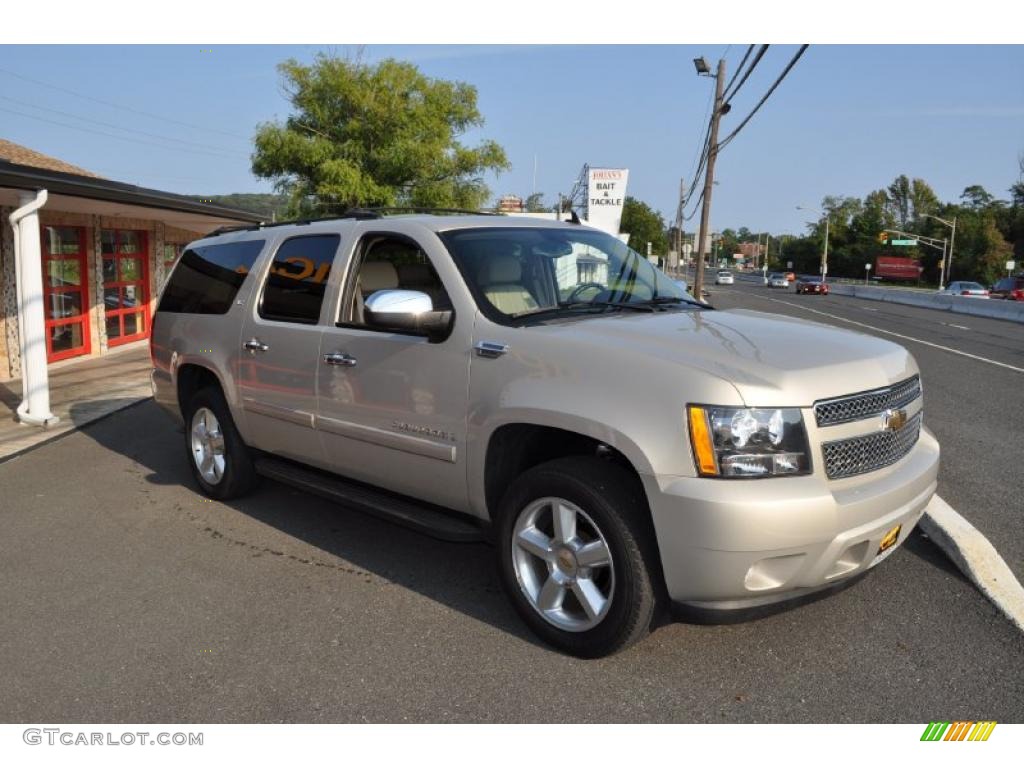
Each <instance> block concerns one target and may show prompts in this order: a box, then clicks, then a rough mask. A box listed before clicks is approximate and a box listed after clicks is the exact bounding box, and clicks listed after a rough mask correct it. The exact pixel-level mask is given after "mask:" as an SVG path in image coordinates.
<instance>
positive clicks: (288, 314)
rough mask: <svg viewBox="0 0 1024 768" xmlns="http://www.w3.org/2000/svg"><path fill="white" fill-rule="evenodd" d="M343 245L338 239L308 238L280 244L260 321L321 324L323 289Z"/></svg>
mask: <svg viewBox="0 0 1024 768" xmlns="http://www.w3.org/2000/svg"><path fill="white" fill-rule="evenodd" d="M340 242H341V238H340V237H339V236H338V235H307V236H304V237H293V238H291V239H289V240H285V241H284V242H283V243H281V247H280V248H278V249H277V253H276V254H274V264H273V265H272V266H271V268H270V271H269V272H268V273H267V281H266V284H265V285H264V288H263V299H262V301H261V302H260V317H264V318H266V319H268V320H280V321H282V322H286V323H315V322H316V321H317V320H319V319H320V305H321V304H322V303H323V300H324V288H325V286H326V285H327V278H328V276H329V275H330V273H331V263H332V262H333V261H334V254H335V252H337V250H338V243H340Z"/></svg>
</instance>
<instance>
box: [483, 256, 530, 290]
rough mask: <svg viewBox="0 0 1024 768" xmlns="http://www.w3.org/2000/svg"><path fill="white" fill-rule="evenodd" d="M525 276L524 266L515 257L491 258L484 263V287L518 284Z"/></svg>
mask: <svg viewBox="0 0 1024 768" xmlns="http://www.w3.org/2000/svg"><path fill="white" fill-rule="evenodd" d="M522 276H523V265H522V264H521V263H520V262H519V259H517V258H516V257H515V256H491V257H489V258H488V259H487V261H485V262H484V270H483V279H482V280H481V281H480V282H482V283H483V284H484V285H501V284H503V283H518V282H519V281H520V279H521V278H522Z"/></svg>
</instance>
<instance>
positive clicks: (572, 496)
mask: <svg viewBox="0 0 1024 768" xmlns="http://www.w3.org/2000/svg"><path fill="white" fill-rule="evenodd" d="M498 527H499V536H500V540H499V547H498V550H499V558H500V561H499V566H500V568H499V570H500V576H501V582H502V586H503V587H504V589H505V591H506V593H507V595H508V597H509V599H510V600H511V601H512V604H513V605H514V606H515V608H516V611H517V612H518V613H519V615H520V616H521V617H522V618H523V620H524V621H525V622H526V623H527V624H528V625H529V626H530V628H531V629H532V630H533V631H534V632H535V633H536V634H537V635H539V636H540V637H541V638H542V639H543V640H545V641H546V642H548V643H550V644H551V645H553V646H555V647H556V648H559V649H560V650H563V651H565V652H567V653H571V654H573V655H575V656H581V657H587V658H593V657H598V656H605V655H608V654H611V653H615V652H617V651H620V650H622V649H624V648H626V647H627V646H629V645H631V644H633V643H635V642H636V641H637V640H639V639H640V638H642V637H643V636H644V635H645V634H646V633H647V632H648V631H649V629H650V625H651V622H652V620H653V618H654V615H655V607H656V603H657V600H656V589H655V585H656V584H657V583H658V582H657V581H656V579H657V578H658V577H657V576H656V575H655V574H658V573H660V571H659V569H658V565H657V563H658V560H657V554H656V547H655V544H654V537H653V533H652V531H651V525H650V518H649V516H648V514H647V508H646V504H645V503H644V500H643V494H642V490H641V488H640V486H639V483H638V482H637V480H636V479H635V478H634V477H632V476H631V475H630V474H629V473H627V472H626V471H625V470H623V469H622V468H620V467H618V466H616V465H614V464H612V463H610V462H608V461H604V460H600V459H595V458H591V457H575V456H574V457H568V458H564V459H556V460H555V461H551V462H548V463H546V464H542V465H540V466H537V467H534V468H533V469H530V470H528V471H527V472H526V473H524V474H523V475H521V476H520V477H519V478H517V479H516V480H515V481H514V482H513V483H512V485H511V487H510V488H509V491H508V493H507V494H506V495H505V498H504V499H503V500H502V503H501V507H500V510H499V526H498Z"/></svg>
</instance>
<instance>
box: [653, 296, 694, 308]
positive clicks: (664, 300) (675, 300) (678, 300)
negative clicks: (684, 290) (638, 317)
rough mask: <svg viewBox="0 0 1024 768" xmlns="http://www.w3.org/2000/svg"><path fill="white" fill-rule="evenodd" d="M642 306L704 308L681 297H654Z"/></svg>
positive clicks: (692, 300) (691, 300)
mask: <svg viewBox="0 0 1024 768" xmlns="http://www.w3.org/2000/svg"><path fill="white" fill-rule="evenodd" d="M644 304H648V305H651V304H653V305H654V306H660V305H663V304H693V305H694V306H696V307H703V306H704V304H702V303H701V302H699V301H695V300H694V299H689V298H683V297H682V296H655V297H654V298H652V299H648V300H647V301H645V302H644Z"/></svg>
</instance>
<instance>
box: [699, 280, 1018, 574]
mask: <svg viewBox="0 0 1024 768" xmlns="http://www.w3.org/2000/svg"><path fill="white" fill-rule="evenodd" d="M709 290H711V292H712V298H711V302H712V303H713V304H714V305H715V306H716V307H718V308H720V309H735V308H744V309H753V310H757V311H760V312H770V313H777V314H784V315H788V316H791V317H799V318H803V319H806V320H808V321H811V322H817V323H826V324H828V325H834V326H837V327H840V328H848V329H852V330H856V331H860V332H863V333H870V334H872V335H875V336H878V337H879V338H884V339H888V340H890V341H895V342H897V343H900V344H903V345H904V346H905V347H906V348H907V349H909V350H910V352H911V353H912V354H913V355H914V357H915V359H916V360H917V362H918V365H919V366H920V367H921V374H922V379H923V382H924V389H925V421H926V423H927V425H928V428H929V429H931V430H932V431H933V432H934V433H935V435H936V437H938V439H939V442H940V443H941V445H942V469H941V472H940V473H939V491H938V492H939V495H940V496H942V498H944V499H945V500H946V501H948V502H949V503H950V504H951V505H952V506H953V508H954V509H956V510H957V511H958V512H960V514H962V515H964V516H965V517H966V518H967V519H968V520H970V521H971V523H973V524H974V525H975V527H977V528H978V529H979V530H980V531H981V532H982V533H984V534H985V536H987V537H988V539H989V540H990V541H991V542H992V544H993V545H994V546H995V547H996V549H997V550H999V553H1000V554H1001V555H1002V556H1003V558H1004V559H1005V560H1006V562H1007V564H1008V565H1009V566H1010V568H1011V570H1012V571H1013V572H1014V574H1015V575H1016V576H1017V578H1018V580H1020V581H1022V582H1024V458H1022V451H1021V449H1022V447H1024V437H1022V436H1024V407H1022V406H1024V325H1021V324H1020V323H1011V322H1009V321H1006V320H991V319H988V318H983V317H971V316H967V315H957V314H953V313H951V312H942V311H939V310H934V309H924V308H920V307H910V306H902V305H899V304H890V303H888V302H881V301H869V300H867V299H855V298H852V297H849V296H837V295H829V296H810V295H807V296H797V295H795V294H794V293H793V291H791V290H790V291H783V290H781V289H768V288H765V287H764V286H763V285H761V284H760V283H757V282H746V281H741V282H738V283H737V284H736V285H735V286H732V287H727V286H711V287H710V289H709ZM823 313H824V314H823ZM893 334H899V335H898V336H897V335H893ZM911 339H916V341H913V340H911ZM922 342H927V343H922ZM933 345H937V346H933ZM940 347H941V348H940ZM953 350H955V351H953ZM957 352H963V353H966V354H968V355H974V356H976V357H981V358H985V359H986V360H991V361H995V362H998V363H1003V364H1004V365H1005V366H1013V367H1015V368H1017V369H1019V370H1013V369H1011V368H1007V367H1003V366H999V365H993V364H992V363H990V362H985V361H984V360H978V359H976V358H975V357H967V356H965V355H961V354H957Z"/></svg>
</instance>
